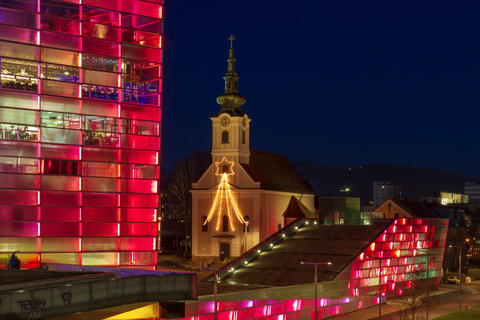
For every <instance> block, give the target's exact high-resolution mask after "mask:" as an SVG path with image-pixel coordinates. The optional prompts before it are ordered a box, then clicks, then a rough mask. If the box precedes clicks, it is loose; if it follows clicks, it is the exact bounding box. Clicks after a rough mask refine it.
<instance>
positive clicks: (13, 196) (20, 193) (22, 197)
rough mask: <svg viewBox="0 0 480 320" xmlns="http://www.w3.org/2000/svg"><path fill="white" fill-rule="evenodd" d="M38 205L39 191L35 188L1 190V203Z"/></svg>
mask: <svg viewBox="0 0 480 320" xmlns="http://www.w3.org/2000/svg"><path fill="white" fill-rule="evenodd" d="M1 204H7V205H37V204H38V192H37V191H34V190H0V205H1Z"/></svg>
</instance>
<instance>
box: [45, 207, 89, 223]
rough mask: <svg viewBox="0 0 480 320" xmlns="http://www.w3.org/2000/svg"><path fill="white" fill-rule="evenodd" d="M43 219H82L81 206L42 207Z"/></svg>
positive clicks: (74, 220)
mask: <svg viewBox="0 0 480 320" xmlns="http://www.w3.org/2000/svg"><path fill="white" fill-rule="evenodd" d="M42 221H73V222H76V221H80V208H75V207H42Z"/></svg>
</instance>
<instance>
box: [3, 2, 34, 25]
mask: <svg viewBox="0 0 480 320" xmlns="http://www.w3.org/2000/svg"><path fill="white" fill-rule="evenodd" d="M32 5H33V6H35V7H36V4H35V3H33V2H32ZM32 9H33V8H32ZM32 11H34V12H35V11H36V8H35V9H33V10H32ZM39 18H40V17H39V16H38V15H37V14H35V13H30V12H25V11H17V10H10V9H7V8H0V23H4V24H10V25H16V26H20V27H26V28H32V29H38V27H39V25H40V23H39V22H40V19H39ZM2 28H3V26H2Z"/></svg>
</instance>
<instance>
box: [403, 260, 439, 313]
mask: <svg viewBox="0 0 480 320" xmlns="http://www.w3.org/2000/svg"><path fill="white" fill-rule="evenodd" d="M405 282H406V283H407V286H406V287H405V289H404V290H403V294H402V295H401V296H400V302H401V303H402V304H403V305H404V306H406V307H407V308H408V310H409V311H410V312H411V314H412V319H413V320H415V313H416V312H417V310H418V309H419V308H422V307H423V306H426V305H427V303H429V300H428V299H429V293H430V292H432V291H433V288H434V287H435V285H434V282H435V279H434V278H430V279H429V278H428V276H427V272H426V271H421V270H419V269H415V271H413V272H409V273H407V274H405ZM431 300H432V299H431V297H430V302H432V301H431Z"/></svg>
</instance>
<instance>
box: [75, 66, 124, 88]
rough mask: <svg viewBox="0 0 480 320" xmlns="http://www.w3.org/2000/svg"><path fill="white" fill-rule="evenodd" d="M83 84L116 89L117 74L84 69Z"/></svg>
mask: <svg viewBox="0 0 480 320" xmlns="http://www.w3.org/2000/svg"><path fill="white" fill-rule="evenodd" d="M82 72H83V82H85V83H90V84H97V85H100V86H108V87H116V86H117V74H116V73H109V72H101V71H93V70H88V69H84V70H82Z"/></svg>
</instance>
